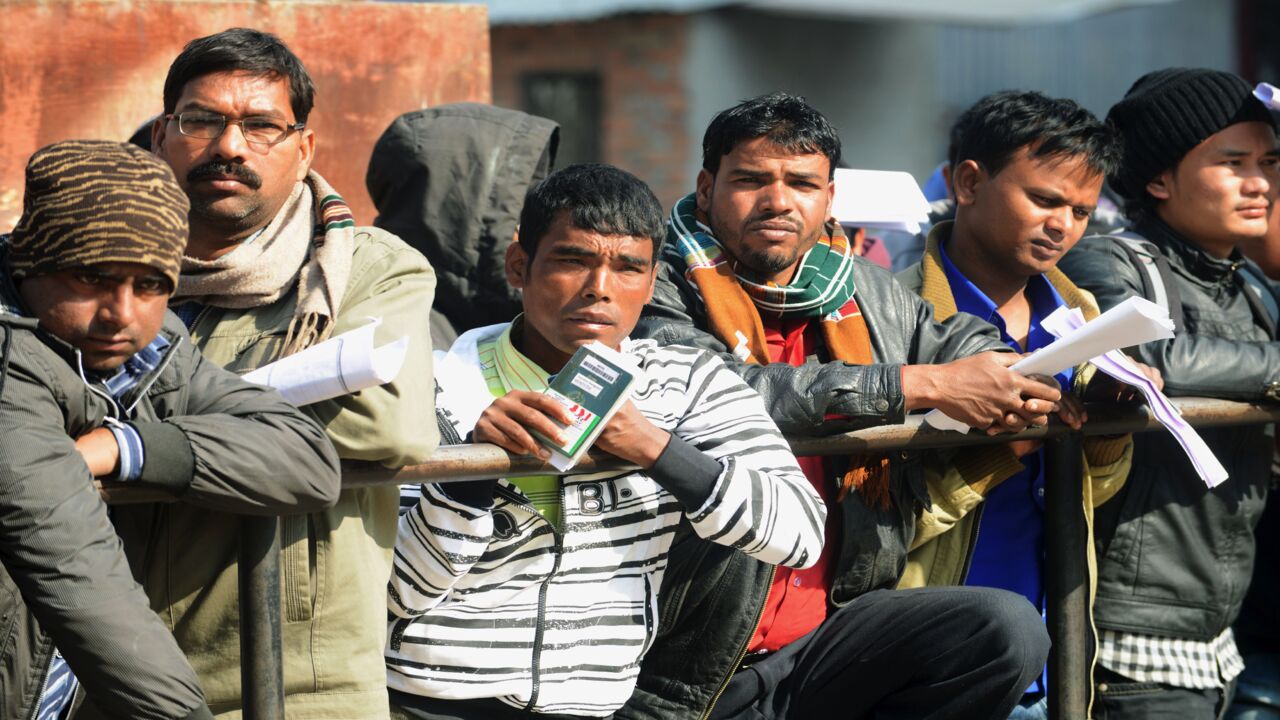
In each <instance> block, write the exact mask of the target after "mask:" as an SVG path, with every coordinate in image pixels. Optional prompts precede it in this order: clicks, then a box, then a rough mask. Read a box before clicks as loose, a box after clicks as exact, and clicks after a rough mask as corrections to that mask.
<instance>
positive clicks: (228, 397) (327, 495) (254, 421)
mask: <svg viewBox="0 0 1280 720" xmlns="http://www.w3.org/2000/svg"><path fill="white" fill-rule="evenodd" d="M177 352H179V353H181V356H180V357H178V358H176V359H175V360H174V363H175V366H177V367H178V368H179V369H180V371H181V372H183V373H184V374H185V378H184V379H185V382H184V383H182V384H179V385H178V386H177V387H176V388H175V389H174V390H173V392H176V393H182V394H185V395H184V398H183V400H184V401H181V402H178V403H176V404H174V405H172V407H174V408H176V409H177V411H176V412H175V413H174V414H172V415H170V416H168V417H164V418H163V419H161V420H160V421H158V422H152V423H141V422H139V423H134V425H135V427H137V428H138V431H139V434H140V435H141V436H142V439H143V445H144V448H145V452H146V462H145V464H144V465H143V478H142V479H143V480H144V481H148V480H149V481H151V482H154V483H156V484H160V485H166V486H168V487H170V488H171V489H175V490H178V491H179V492H180V493H181V495H182V499H183V501H184V502H189V503H193V504H198V505H201V506H204V507H209V508H213V509H216V510H222V511H225V512H234V513H239V514H246V515H279V514H281V513H305V512H313V511H315V510H318V509H320V508H323V507H328V506H331V505H333V504H334V503H335V502H337V499H338V493H339V492H340V491H341V489H342V488H341V483H342V480H341V476H340V475H339V470H338V455H337V452H336V451H335V450H334V449H333V444H332V443H331V442H330V441H329V439H328V437H327V436H326V435H325V432H324V430H323V429H322V428H321V427H320V426H319V424H317V423H316V422H315V421H314V420H312V419H311V418H309V417H308V416H307V415H305V414H304V413H303V412H302V411H300V410H298V409H297V408H296V407H294V406H292V405H290V404H289V403H288V402H286V401H285V400H284V398H283V397H281V396H280V393H278V392H276V391H275V390H272V389H269V388H266V387H262V386H260V385H253V384H251V383H248V382H245V381H244V380H242V379H241V378H239V377H238V376H236V375H235V374H234V373H231V372H229V371H227V370H224V369H222V368H220V367H218V366H217V365H215V364H213V363H211V362H208V361H207V360H205V359H204V357H203V356H202V355H200V353H199V351H198V350H196V349H195V347H194V345H193V344H192V343H190V341H189V340H187V339H186V338H183V345H182V347H180V348H179V349H178V350H177ZM186 458H189V460H187V459H186ZM166 473H167V474H170V475H171V477H167V478H166V477H160V475H161V474H166Z"/></svg>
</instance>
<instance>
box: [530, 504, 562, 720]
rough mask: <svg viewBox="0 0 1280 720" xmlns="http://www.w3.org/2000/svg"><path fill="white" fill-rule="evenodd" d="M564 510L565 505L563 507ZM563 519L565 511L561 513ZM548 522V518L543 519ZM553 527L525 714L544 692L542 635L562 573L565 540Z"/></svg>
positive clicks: (549, 522) (539, 603)
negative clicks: (550, 593)
mask: <svg viewBox="0 0 1280 720" xmlns="http://www.w3.org/2000/svg"><path fill="white" fill-rule="evenodd" d="M560 501H561V503H563V502H564V485H563V484H561V486H560ZM561 507H562V508H563V507H564V506H563V504H562V505H561ZM561 517H562V518H563V517H564V515H563V510H562V511H561ZM543 519H544V520H546V518H543ZM546 522H547V524H548V525H551V533H552V536H553V537H554V538H555V540H556V544H555V554H556V557H555V560H553V561H552V563H551V573H550V574H549V575H547V579H546V580H543V581H542V587H540V588H538V620H537V622H538V625H537V627H536V629H535V630H534V631H533V664H532V665H531V666H530V667H531V669H532V671H533V689H532V690H531V691H530V692H529V703H528V704H527V705H525V706H524V709H525V712H533V708H534V706H536V705H537V704H538V693H539V692H541V690H542V680H541V679H540V678H539V677H538V674H539V672H540V671H541V665H542V635H543V631H544V628H545V627H546V624H547V617H546V615H547V590H548V588H549V587H550V586H551V581H552V579H554V578H555V576H556V573H558V572H560V553H561V550H562V549H563V538H562V536H561V535H560V531H559V530H556V527H555V525H553V524H552V523H551V521H550V520H546Z"/></svg>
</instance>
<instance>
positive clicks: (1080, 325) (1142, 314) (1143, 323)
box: [925, 297, 1227, 487]
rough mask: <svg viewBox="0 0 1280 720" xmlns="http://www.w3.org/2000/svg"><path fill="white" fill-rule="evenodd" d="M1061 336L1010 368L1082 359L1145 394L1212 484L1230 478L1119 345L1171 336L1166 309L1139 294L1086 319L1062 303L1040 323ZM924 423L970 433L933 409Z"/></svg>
mask: <svg viewBox="0 0 1280 720" xmlns="http://www.w3.org/2000/svg"><path fill="white" fill-rule="evenodd" d="M1041 324H1042V326H1043V327H1044V329H1045V330H1048V331H1049V332H1050V333H1051V334H1053V335H1054V336H1055V337H1057V338H1058V339H1057V340H1055V341H1054V342H1053V343H1050V344H1049V345H1047V346H1045V347H1043V348H1040V349H1039V350H1037V351H1036V352H1034V353H1032V354H1031V355H1028V356H1027V357H1025V358H1023V359H1022V360H1019V361H1018V362H1017V363H1014V364H1013V365H1012V366H1011V369H1012V370H1015V371H1017V372H1020V373H1022V374H1024V375H1056V374H1058V373H1060V372H1062V371H1063V370H1066V369H1067V368H1070V367H1075V366H1077V365H1079V364H1081V363H1084V362H1090V363H1093V365H1094V366H1095V367H1097V368H1098V370H1099V371H1101V372H1104V373H1106V374H1107V375H1110V376H1111V377H1113V378H1115V379H1116V380H1119V381H1120V382H1123V383H1126V384H1128V385H1132V386H1134V387H1136V388H1138V390H1139V391H1140V392H1141V393H1142V394H1143V396H1144V397H1145V398H1146V400H1147V406H1148V407H1150V408H1151V413H1152V415H1154V416H1155V418H1156V420H1158V421H1159V422H1160V424H1161V425H1164V426H1165V428H1166V429H1168V430H1169V432H1171V433H1173V436H1174V438H1175V439H1176V440H1177V441H1178V444H1180V445H1181V446H1182V449H1183V450H1184V451H1185V452H1186V453H1187V457H1188V458H1190V460H1191V464H1192V465H1194V466H1195V468H1196V472H1197V473H1199V474H1200V477H1201V479H1203V480H1204V482H1205V484H1206V485H1208V486H1209V487H1214V486H1216V485H1218V484H1219V483H1221V482H1222V481H1223V480H1226V479H1227V471H1226V469H1225V468H1224V467H1222V463H1220V462H1219V461H1218V458H1217V457H1215V456H1214V454H1213V452H1212V451H1211V450H1210V449H1209V446H1208V445H1206V444H1205V442H1204V440H1203V439H1202V438H1201V437H1200V435H1199V434H1198V433H1196V431H1195V429H1194V428H1192V427H1191V426H1190V425H1189V424H1188V423H1187V422H1186V421H1185V420H1183V419H1182V416H1181V415H1180V414H1179V413H1178V410H1177V408H1175V407H1174V406H1173V405H1172V404H1171V403H1170V402H1169V399H1168V398H1166V397H1165V396H1164V394H1163V393H1161V392H1160V391H1159V390H1157V389H1156V386H1155V384H1154V383H1153V382H1152V381H1151V380H1150V379H1149V378H1147V376H1146V375H1143V374H1142V371H1141V370H1139V369H1138V367H1137V366H1136V365H1134V363H1133V361H1132V360H1130V359H1129V358H1128V356H1126V355H1125V354H1124V353H1122V352H1120V348H1122V347H1129V346H1132V345H1141V344H1142V343H1148V342H1152V341H1155V340H1165V339H1168V338H1172V337H1173V321H1172V320H1170V319H1169V313H1168V311H1167V310H1165V309H1164V308H1162V307H1160V306H1159V305H1156V304H1155V303H1152V302H1150V301H1147V300H1145V299H1143V298H1140V297H1131V298H1129V299H1128V300H1125V301H1124V302H1122V303H1120V304H1119V305H1117V306H1115V307H1113V308H1111V309H1110V310H1108V311H1107V312H1105V313H1102V314H1101V315H1099V316H1098V317H1096V318H1094V319H1093V320H1092V321H1090V322H1086V321H1085V319H1084V315H1083V314H1082V313H1081V312H1080V310H1079V309H1077V308H1068V307H1065V306H1064V307H1060V308H1058V309H1057V310H1055V311H1054V312H1053V313H1052V314H1050V315H1049V316H1048V317H1046V318H1045V319H1044V321H1043V322H1042V323H1041ZM925 420H926V422H928V423H929V424H930V425H933V426H934V427H937V428H942V429H946V430H959V431H961V432H967V431H968V429H969V427H968V426H967V425H965V424H964V423H962V422H959V421H957V420H953V419H952V418H949V417H947V416H946V415H945V414H943V413H941V412H939V411H937V410H933V411H931V412H930V413H929V414H928V415H926V416H925Z"/></svg>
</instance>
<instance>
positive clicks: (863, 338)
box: [666, 195, 891, 508]
mask: <svg viewBox="0 0 1280 720" xmlns="http://www.w3.org/2000/svg"><path fill="white" fill-rule="evenodd" d="M667 240H668V242H669V243H670V245H671V247H672V248H673V249H674V253H671V252H668V253H667V256H666V260H667V262H668V263H670V264H671V265H672V266H673V267H674V268H675V269H676V270H679V271H680V272H681V273H682V274H683V275H684V277H685V279H687V280H688V281H689V282H690V284H692V285H693V287H694V288H695V289H697V291H698V293H699V295H701V297H702V303H703V305H704V306H705V307H706V309H707V323H708V325H709V326H710V327H709V329H710V331H711V333H712V334H713V335H715V336H716V337H717V338H718V339H719V340H720V341H721V342H723V343H724V344H725V346H726V347H729V348H731V349H732V352H733V354H734V356H735V357H737V358H738V359H739V360H741V361H743V362H746V363H758V364H761V365H767V364H769V362H770V360H769V345H768V342H767V341H766V340H765V334H764V324H763V323H762V322H761V320H760V314H761V313H762V312H765V313H771V314H776V315H793V316H796V315H798V316H802V317H810V318H818V319H820V320H821V327H822V335H823V339H824V340H825V341H826V346H827V349H828V350H829V351H830V353H831V355H832V357H834V358H835V359H837V360H841V361H843V362H847V363H853V364H856V365H868V364H870V363H871V362H873V361H874V356H873V354H872V351H871V333H870V331H869V330H868V329H867V322H866V319H865V318H863V317H862V311H861V309H859V307H858V301H857V299H856V298H855V297H854V294H855V287H854V282H853V265H854V260H853V257H854V253H853V249H852V248H851V246H850V243H849V239H848V238H847V237H846V236H845V234H844V232H843V231H842V230H841V228H840V226H839V225H836V224H832V225H830V226H829V227H828V232H827V234H826V235H824V236H823V237H822V238H821V239H819V240H818V244H817V245H815V246H814V247H813V249H811V250H810V251H809V252H807V253H806V254H805V256H804V258H803V259H802V260H801V262H800V268H799V269H798V270H797V271H796V275H795V278H793V279H792V281H791V283H790V284H789V285H785V286H782V285H777V284H775V283H772V282H768V281H764V282H761V281H759V280H757V279H755V278H754V277H752V276H751V275H749V274H747V273H748V272H749V271H747V270H746V268H743V267H742V266H741V265H740V264H739V263H738V262H737V261H736V260H735V259H734V258H733V257H732V256H731V255H729V253H728V251H727V250H726V249H725V248H724V246H722V245H721V244H720V243H719V241H717V240H716V238H715V236H713V235H712V234H711V228H709V227H707V226H706V225H704V224H702V223H701V222H699V221H698V218H697V201H696V199H695V197H694V196H693V195H687V196H685V197H684V198H683V199H681V200H680V201H679V202H677V203H676V205H675V207H674V208H672V209H671V222H670V224H669V225H668V227H667ZM673 255H675V256H678V257H673ZM849 462H850V470H849V471H848V472H847V473H846V474H845V476H844V478H843V479H842V481H841V487H840V495H839V498H840V499H841V500H843V499H844V497H845V495H846V494H848V492H849V490H850V489H854V488H856V489H857V490H858V494H859V495H860V496H861V497H862V499H863V501H865V502H866V503H867V504H868V505H872V506H874V507H880V508H887V507H888V506H889V503H890V501H891V498H890V495H889V463H888V460H887V459H886V458H884V457H878V456H876V457H873V456H856V457H852V458H850V459H849Z"/></svg>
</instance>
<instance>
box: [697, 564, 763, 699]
mask: <svg viewBox="0 0 1280 720" xmlns="http://www.w3.org/2000/svg"><path fill="white" fill-rule="evenodd" d="M777 576H778V566H777V565H774V566H772V568H770V570H769V582H768V584H767V585H766V586H765V587H766V588H772V587H773V581H774V579H775V578H776V577H777ZM767 604H769V591H768V590H767V589H766V590H765V595H764V599H763V600H761V601H760V611H759V612H757V613H756V621H755V623H753V624H752V625H751V632H750V634H748V635H747V639H746V640H743V641H742V649H741V650H739V651H738V658H737V659H736V660H734V661H733V664H732V665H730V666H729V674H728V675H727V676H726V677H725V679H724V680H723V681H722V682H721V683H720V687H719V688H717V689H716V694H715V695H712V696H711V702H710V704H708V705H707V711H706V712H704V713H702V720H708V718H710V717H711V711H712V710H713V709H714V708H715V706H716V702H718V701H719V700H720V696H721V695H723V694H724V691H725V689H727V688H728V687H729V683H730V682H732V681H733V676H734V674H735V673H737V672H738V668H739V667H740V666H741V665H742V659H743V658H745V657H746V656H747V648H749V647H751V638H753V637H755V636H756V631H757V630H759V629H760V623H761V622H763V621H764V607H765V605H767Z"/></svg>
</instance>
